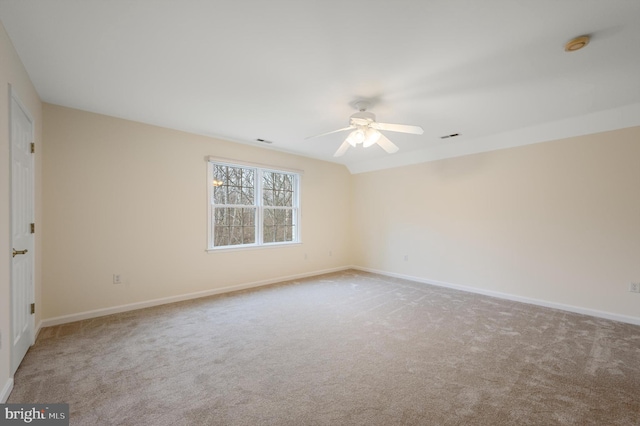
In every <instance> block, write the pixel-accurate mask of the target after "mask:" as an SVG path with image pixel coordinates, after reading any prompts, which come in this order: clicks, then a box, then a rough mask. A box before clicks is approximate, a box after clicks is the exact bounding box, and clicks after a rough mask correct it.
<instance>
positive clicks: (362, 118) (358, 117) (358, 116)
mask: <svg viewBox="0 0 640 426" xmlns="http://www.w3.org/2000/svg"><path fill="white" fill-rule="evenodd" d="M374 121H376V115H375V114H374V113H372V112H366V111H360V112H356V113H355V114H352V115H351V117H350V119H349V124H351V125H356V126H366V125H368V124H369V123H372V122H374Z"/></svg>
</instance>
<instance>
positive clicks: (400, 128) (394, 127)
mask: <svg viewBox="0 0 640 426" xmlns="http://www.w3.org/2000/svg"><path fill="white" fill-rule="evenodd" d="M370 126H371V127H373V128H374V129H378V130H388V131H390V132H399V133H411V134H414V135H421V134H423V133H424V129H423V128H422V127H420V126H409V125H407V124H389V123H377V122H373V123H371V124H370Z"/></svg>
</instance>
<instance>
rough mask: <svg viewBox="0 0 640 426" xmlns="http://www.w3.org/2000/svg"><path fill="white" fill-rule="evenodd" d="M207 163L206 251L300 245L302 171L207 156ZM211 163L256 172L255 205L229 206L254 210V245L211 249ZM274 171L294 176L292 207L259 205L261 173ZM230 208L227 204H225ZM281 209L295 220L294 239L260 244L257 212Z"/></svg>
mask: <svg viewBox="0 0 640 426" xmlns="http://www.w3.org/2000/svg"><path fill="white" fill-rule="evenodd" d="M206 162H207V249H206V251H207V252H219V251H236V250H252V249H254V250H255V249H262V248H275V247H290V246H292V245H299V244H302V232H301V228H302V227H301V224H300V222H301V221H300V219H301V216H302V215H301V208H300V187H301V180H302V174H303V173H304V172H303V171H302V170H297V169H291V168H284V167H278V166H269V165H265V164H259V163H250V162H246V161H236V160H232V159H226V158H220V157H212V156H209V157H207V158H206ZM213 164H223V165H226V166H231V167H243V168H248V169H253V170H254V171H255V172H256V175H255V184H256V186H255V188H254V198H255V200H254V201H255V202H254V204H252V205H247V206H236V205H233V206H232V207H254V208H255V209H256V212H255V222H256V224H257V226H256V233H257V234H256V242H255V243H253V244H236V245H231V246H219V247H215V246H214V245H213V243H214V240H213V231H214V229H213V228H214V226H213V220H212V215H213V213H214V211H213V210H214V204H213V203H212V200H213V185H211V182H212V181H213ZM264 171H267V172H276V173H283V172H284V173H292V174H295V175H297V179H296V182H295V188H294V192H293V195H294V200H293V201H294V207H292V208H287V207H280V206H263V205H262V172H264ZM229 206H231V205H229ZM218 207H224V205H218ZM265 207H266V208H276V209H278V208H281V209H283V210H290V209H291V210H294V211H295V215H294V218H295V219H294V220H295V228H294V230H295V239H294V240H293V241H278V242H273V243H264V242H262V239H263V223H262V222H263V220H262V218H263V215H262V214H261V210H262V209H264V208H265Z"/></svg>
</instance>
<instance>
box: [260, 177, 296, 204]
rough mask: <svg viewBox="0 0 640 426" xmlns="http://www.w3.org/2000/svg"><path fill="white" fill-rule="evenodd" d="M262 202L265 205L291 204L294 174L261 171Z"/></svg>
mask: <svg viewBox="0 0 640 426" xmlns="http://www.w3.org/2000/svg"><path fill="white" fill-rule="evenodd" d="M262 176H263V183H262V185H263V194H262V195H263V197H262V200H263V203H264V205H265V206H283V207H292V206H293V188H294V182H295V181H294V179H295V176H294V175H291V174H288V173H277V172H264V173H263V175H262Z"/></svg>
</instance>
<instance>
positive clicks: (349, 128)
mask: <svg viewBox="0 0 640 426" xmlns="http://www.w3.org/2000/svg"><path fill="white" fill-rule="evenodd" d="M351 129H355V127H354V126H349V127H344V128H342V129H338V130H332V131H330V132H326V133H320V134H319V135H315V136H309V137H306V138H304V140H307V139H313V138H319V137H320V136H326V135H330V134H332V133H338V132H344V131H345V130H351Z"/></svg>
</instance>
